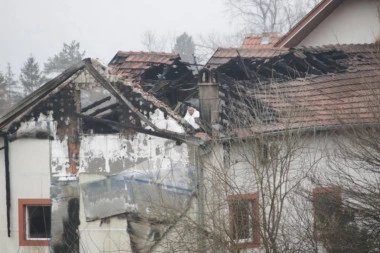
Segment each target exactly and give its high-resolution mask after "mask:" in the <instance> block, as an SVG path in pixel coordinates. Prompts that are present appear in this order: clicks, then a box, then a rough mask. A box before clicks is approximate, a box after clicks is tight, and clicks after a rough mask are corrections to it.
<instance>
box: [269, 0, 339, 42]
mask: <svg viewBox="0 0 380 253" xmlns="http://www.w3.org/2000/svg"><path fill="white" fill-rule="evenodd" d="M343 1H344V0H323V1H321V2H320V3H319V4H317V5H316V6H315V7H314V8H313V9H312V10H311V11H310V12H309V13H308V14H306V15H305V16H304V17H303V18H302V19H301V20H300V21H298V23H297V24H296V25H295V26H293V27H292V28H291V29H290V30H289V31H288V32H287V33H286V34H285V35H284V36H282V37H281V38H280V39H279V40H278V41H277V43H276V44H274V47H288V48H289V47H294V46H296V45H294V43H296V41H295V38H296V37H297V35H299V34H300V32H301V31H303V30H304V29H306V28H309V29H310V31H312V30H314V29H315V28H316V27H317V26H318V25H319V24H320V23H321V22H322V21H323V20H324V18H323V15H326V17H327V16H328V15H330V14H331V13H332V12H333V11H334V10H335V9H336V8H337V7H338V6H339V5H340V4H341V3H342V2H343ZM326 17H325V18H326ZM317 18H320V20H317ZM313 20H316V23H315V24H311V22H312V21H313ZM308 34H309V33H308ZM299 36H300V38H299V39H298V40H302V39H304V38H305V37H306V36H307V35H304V36H303V35H299ZM292 42H293V44H292Z"/></svg>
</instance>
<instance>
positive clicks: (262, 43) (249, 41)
mask: <svg viewBox="0 0 380 253" xmlns="http://www.w3.org/2000/svg"><path fill="white" fill-rule="evenodd" d="M280 38H281V36H280V35H279V34H277V33H263V34H262V35H248V36H246V37H245V39H244V41H243V44H242V46H241V48H244V49H265V48H273V47H274V45H275V44H276V43H277V41H278V40H279V39H280Z"/></svg>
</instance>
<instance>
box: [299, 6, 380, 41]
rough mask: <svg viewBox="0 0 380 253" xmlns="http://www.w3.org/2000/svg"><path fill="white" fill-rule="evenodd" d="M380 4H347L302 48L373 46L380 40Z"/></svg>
mask: <svg viewBox="0 0 380 253" xmlns="http://www.w3.org/2000/svg"><path fill="white" fill-rule="evenodd" d="M379 4H380V3H379V1H378V0H362V1H357V0H346V1H344V2H343V3H342V4H341V5H340V6H339V7H338V8H337V9H335V10H334V11H333V12H332V13H331V14H330V15H329V16H328V17H327V18H326V19H325V20H324V21H323V22H322V23H321V24H320V25H319V26H318V27H316V28H315V29H314V30H313V31H312V32H311V33H310V34H309V35H308V36H307V37H306V38H305V39H304V40H303V41H301V43H300V44H299V45H301V46H320V45H328V44H351V43H353V44H360V43H374V42H375V41H377V40H379V39H380V22H379Z"/></svg>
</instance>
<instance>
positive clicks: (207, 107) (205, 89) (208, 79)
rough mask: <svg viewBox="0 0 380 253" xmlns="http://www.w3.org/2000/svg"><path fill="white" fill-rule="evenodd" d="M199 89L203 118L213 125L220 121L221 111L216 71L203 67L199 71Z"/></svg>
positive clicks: (200, 108) (205, 121)
mask: <svg viewBox="0 0 380 253" xmlns="http://www.w3.org/2000/svg"><path fill="white" fill-rule="evenodd" d="M198 89H199V110H200V117H201V120H202V122H204V123H205V124H209V125H210V126H212V125H214V124H216V123H218V121H219V112H220V100H219V84H218V82H217V78H216V73H215V72H213V71H210V70H208V69H202V70H201V71H200V72H199V77H198Z"/></svg>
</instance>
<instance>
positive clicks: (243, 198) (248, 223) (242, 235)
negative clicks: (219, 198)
mask: <svg viewBox="0 0 380 253" xmlns="http://www.w3.org/2000/svg"><path fill="white" fill-rule="evenodd" d="M228 206H229V217H230V218H229V223H230V224H229V225H230V236H231V240H232V246H233V247H235V248H254V247H260V227H259V203H258V193H253V194H242V195H232V196H229V197H228Z"/></svg>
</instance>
